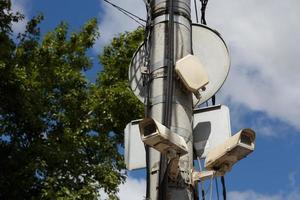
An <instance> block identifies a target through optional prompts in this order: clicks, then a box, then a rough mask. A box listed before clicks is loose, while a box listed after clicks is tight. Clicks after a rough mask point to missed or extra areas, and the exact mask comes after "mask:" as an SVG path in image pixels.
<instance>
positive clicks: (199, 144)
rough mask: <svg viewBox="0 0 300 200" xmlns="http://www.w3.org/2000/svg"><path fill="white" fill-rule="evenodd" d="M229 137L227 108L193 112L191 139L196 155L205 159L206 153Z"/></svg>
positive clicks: (221, 106) (209, 108)
mask: <svg viewBox="0 0 300 200" xmlns="http://www.w3.org/2000/svg"><path fill="white" fill-rule="evenodd" d="M230 136H231V127H230V116H229V109H228V107H227V106H224V105H218V106H213V107H207V108H201V109H197V110H194V120H193V137H194V148H195V149H196V154H197V156H198V157H200V158H205V157H206V155H207V154H208V152H209V151H210V150H211V149H213V148H214V147H216V146H217V145H219V144H221V143H223V142H225V140H226V139H228V138H229V137H230Z"/></svg>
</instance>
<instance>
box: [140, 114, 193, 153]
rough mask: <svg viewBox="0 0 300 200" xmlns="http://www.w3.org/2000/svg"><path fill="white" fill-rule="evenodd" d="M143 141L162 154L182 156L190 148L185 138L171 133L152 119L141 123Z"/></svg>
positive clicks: (146, 119)
mask: <svg viewBox="0 0 300 200" xmlns="http://www.w3.org/2000/svg"><path fill="white" fill-rule="evenodd" d="M139 128H140V134H141V138H142V141H143V142H144V143H145V144H147V145H149V146H150V147H152V148H154V149H156V150H157V151H159V152H161V153H162V154H167V155H174V153H175V154H176V155H178V156H182V155H184V154H187V152H188V148H187V144H186V142H185V141H184V139H183V137H181V136H180V135H177V134H175V133H171V131H170V130H169V129H168V128H167V127H165V126H164V125H162V124H160V123H159V122H157V121H155V120H154V119H152V118H145V119H143V120H142V121H141V122H140V123H139Z"/></svg>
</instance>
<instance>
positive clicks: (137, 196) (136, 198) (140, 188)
mask: <svg viewBox="0 0 300 200" xmlns="http://www.w3.org/2000/svg"><path fill="white" fill-rule="evenodd" d="M119 189H120V191H119V197H120V200H142V199H145V196H146V181H145V179H135V178H133V177H128V178H127V179H126V183H125V184H122V185H120V187H119Z"/></svg>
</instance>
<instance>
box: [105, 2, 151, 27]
mask: <svg viewBox="0 0 300 200" xmlns="http://www.w3.org/2000/svg"><path fill="white" fill-rule="evenodd" d="M103 1H105V2H106V3H108V4H110V5H111V6H113V7H115V8H116V9H118V10H119V11H120V12H122V13H123V14H124V15H126V16H127V17H129V18H131V19H132V20H134V21H135V22H136V23H138V24H139V25H141V26H143V27H145V25H144V24H142V23H141V22H139V21H138V20H140V21H142V22H146V20H144V19H142V18H140V17H139V16H137V15H135V14H133V13H131V12H129V11H127V10H125V9H124V8H121V7H120V6H117V5H116V4H113V3H111V2H110V1H108V0H103ZM134 17H135V18H136V19H138V20H136V19H135V18H134Z"/></svg>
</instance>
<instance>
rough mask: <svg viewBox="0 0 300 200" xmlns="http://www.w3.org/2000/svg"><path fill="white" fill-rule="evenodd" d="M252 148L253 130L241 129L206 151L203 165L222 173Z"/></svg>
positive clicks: (252, 149) (253, 145)
mask: <svg viewBox="0 0 300 200" xmlns="http://www.w3.org/2000/svg"><path fill="white" fill-rule="evenodd" d="M254 148H255V132H254V131H253V130H251V129H242V130H241V131H239V132H238V133H237V134H235V135H233V136H232V137H230V138H229V139H227V140H226V141H225V142H224V143H222V144H220V145H218V146H216V147H215V148H214V149H212V150H211V151H210V152H209V153H208V155H207V157H206V160H205V167H206V169H207V170H213V171H216V172H217V175H224V174H225V173H226V172H228V171H230V170H231V167H232V165H234V164H235V163H236V162H238V161H239V160H241V159H243V158H244V157H246V156H247V155H249V154H250V153H252V152H253V151H254Z"/></svg>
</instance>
